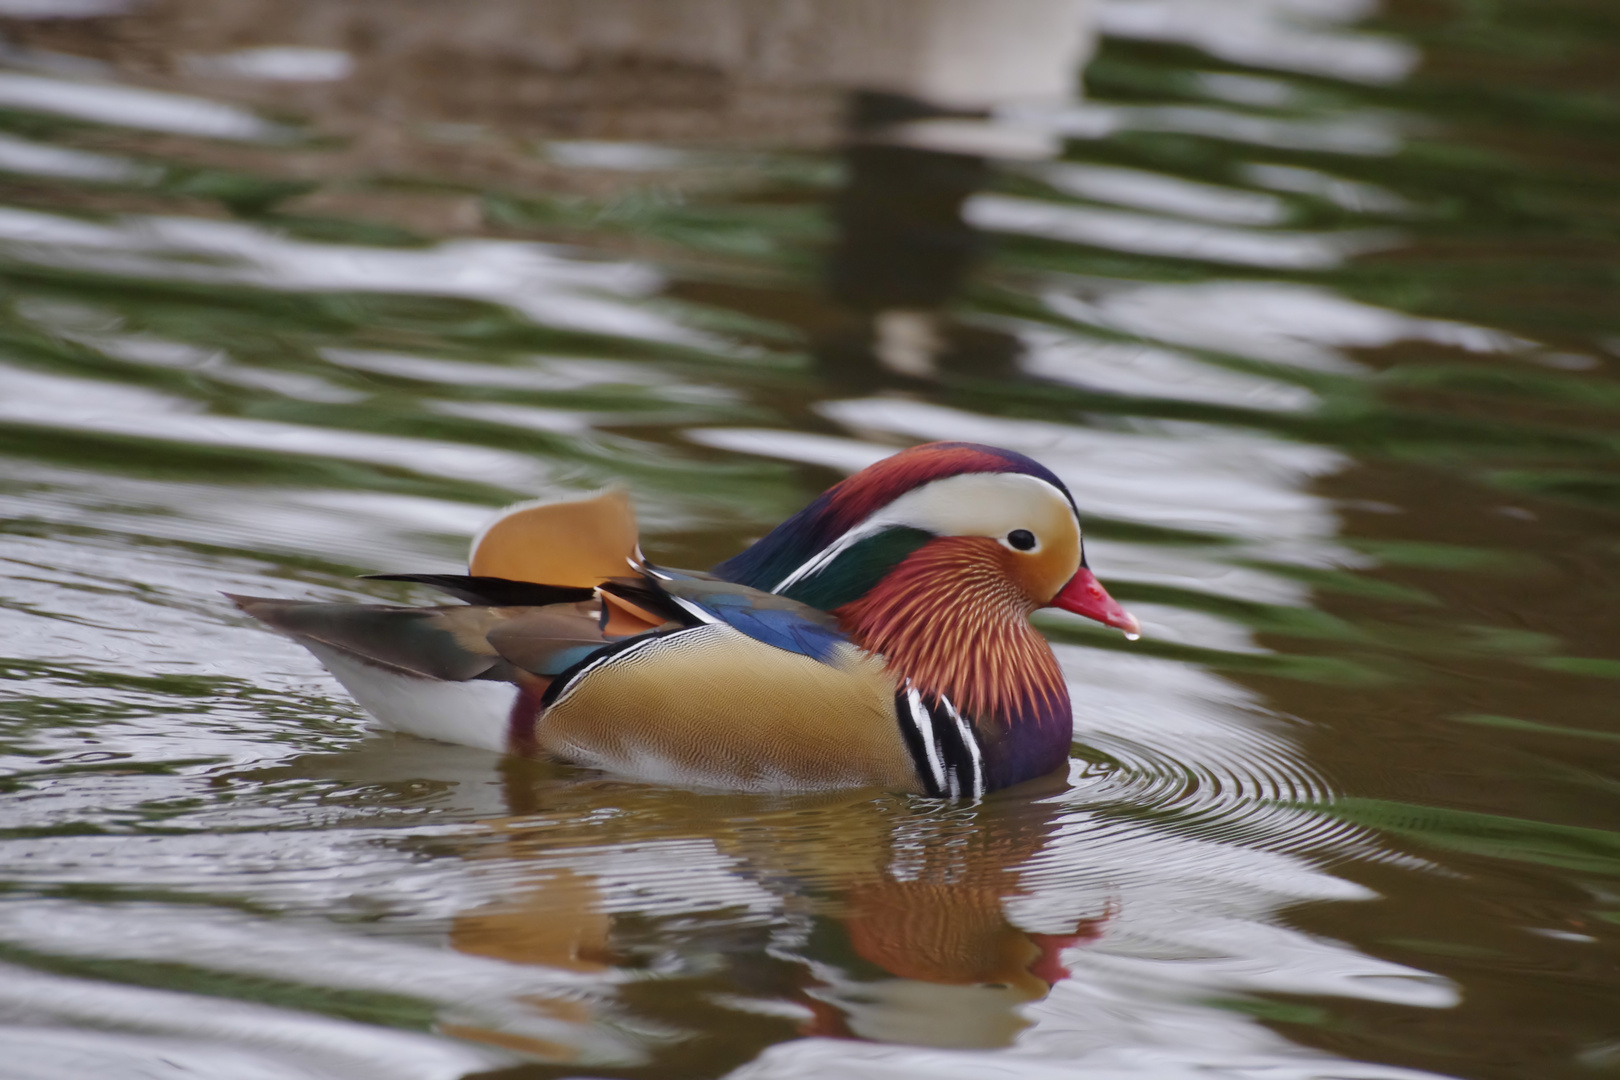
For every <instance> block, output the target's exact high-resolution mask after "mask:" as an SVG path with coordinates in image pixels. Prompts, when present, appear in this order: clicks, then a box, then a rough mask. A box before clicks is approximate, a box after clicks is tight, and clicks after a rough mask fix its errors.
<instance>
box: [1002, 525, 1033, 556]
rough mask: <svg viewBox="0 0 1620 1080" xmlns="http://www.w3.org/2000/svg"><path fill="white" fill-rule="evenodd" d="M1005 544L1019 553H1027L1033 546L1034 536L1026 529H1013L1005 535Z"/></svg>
mask: <svg viewBox="0 0 1620 1080" xmlns="http://www.w3.org/2000/svg"><path fill="white" fill-rule="evenodd" d="M1007 543H1008V545H1009V546H1011V547H1014V548H1017V549H1018V550H1019V551H1028V550H1029V549H1030V548H1032V547H1034V546H1035V534H1034V533H1032V532H1030V531H1029V530H1028V529H1014V530H1013V531H1012V532H1010V533H1008V534H1007Z"/></svg>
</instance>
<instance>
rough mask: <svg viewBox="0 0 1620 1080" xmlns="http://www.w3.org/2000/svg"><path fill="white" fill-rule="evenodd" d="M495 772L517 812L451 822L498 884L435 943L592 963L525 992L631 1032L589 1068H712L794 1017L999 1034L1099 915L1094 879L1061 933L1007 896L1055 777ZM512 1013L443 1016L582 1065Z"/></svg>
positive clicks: (910, 1030)
mask: <svg viewBox="0 0 1620 1080" xmlns="http://www.w3.org/2000/svg"><path fill="white" fill-rule="evenodd" d="M503 772H504V774H505V785H504V790H505V792H506V795H507V798H508V802H509V807H510V811H511V813H510V814H509V815H508V816H505V817H498V818H489V819H485V820H483V821H481V822H480V823H479V825H478V827H477V828H476V829H474V830H472V831H471V832H468V833H465V834H463V835H464V837H465V838H466V842H465V847H464V848H463V851H462V854H463V855H464V857H466V858H467V859H469V860H470V862H471V863H472V864H473V865H474V867H475V873H476V874H481V875H482V876H483V877H484V879H485V880H486V881H487V882H488V883H489V884H490V885H493V886H494V888H493V889H492V890H490V891H485V892H484V894H483V895H484V898H483V899H482V900H480V901H479V902H477V903H475V904H473V905H471V906H469V907H467V908H466V909H464V910H462V911H460V912H459V913H458V914H456V915H455V916H454V918H453V920H452V924H451V926H450V930H449V943H450V945H451V946H452V947H454V948H455V949H457V950H460V951H462V952H464V953H469V954H474V955H478V956H483V957H488V958H492V959H496V960H501V961H506V962H511V963H518V964H537V965H544V966H546V967H548V968H550V969H554V970H559V971H569V972H577V973H580V974H581V975H583V976H586V977H587V979H588V980H589V981H590V982H592V983H593V984H595V988H594V989H593V990H592V991H590V992H588V993H582V994H577V995H576V994H573V993H571V992H567V991H559V992H558V994H557V995H556V996H549V997H531V998H527V999H525V1002H524V1003H523V1004H524V1006H525V1007H526V1008H528V1009H530V1010H532V1013H533V1016H534V1017H535V1018H536V1019H541V1020H542V1022H547V1021H549V1022H552V1023H560V1024H561V1025H562V1026H563V1027H568V1028H572V1027H575V1026H576V1025H581V1026H586V1027H593V1028H597V1029H601V1028H603V1027H606V1028H610V1029H612V1030H614V1031H615V1032H617V1033H618V1034H619V1035H620V1036H621V1037H624V1038H626V1039H627V1040H628V1042H629V1043H631V1044H633V1045H627V1046H625V1047H624V1050H625V1051H626V1058H621V1059H620V1060H619V1061H617V1062H614V1063H611V1064H609V1063H605V1062H601V1061H600V1060H598V1061H593V1062H590V1063H589V1065H590V1067H591V1069H592V1070H593V1072H595V1073H597V1074H600V1075H637V1074H641V1073H643V1072H646V1073H647V1074H649V1075H651V1074H660V1075H661V1074H664V1073H666V1072H667V1071H668V1070H670V1069H687V1068H699V1069H701V1070H702V1071H705V1073H707V1072H709V1071H713V1070H718V1069H724V1068H725V1067H728V1066H729V1065H733V1064H740V1063H741V1062H743V1061H747V1060H749V1059H751V1058H752V1057H753V1056H755V1055H756V1054H757V1053H758V1052H759V1051H760V1050H762V1049H763V1048H764V1047H765V1046H768V1045H770V1044H772V1043H776V1042H780V1041H782V1040H783V1039H790V1038H794V1037H796V1036H804V1035H821V1036H832V1037H845V1038H861V1039H873V1040H880V1041H893V1042H904V1043H911V1044H919V1045H932V1046H948V1047H990V1046H1002V1045H1006V1044H1008V1043H1009V1042H1010V1041H1011V1040H1012V1039H1013V1038H1014V1036H1015V1035H1016V1034H1017V1033H1018V1032H1019V1031H1020V1030H1021V1029H1022V1028H1023V1027H1024V1026H1025V1020H1024V1019H1023V1018H1022V1016H1021V1015H1020V1010H1019V1006H1021V1005H1023V1004H1025V1003H1028V1002H1031V1001H1036V1000H1039V999H1040V998H1043V997H1045V996H1046V994H1047V993H1048V992H1049V991H1050V989H1051V987H1052V986H1053V985H1054V984H1055V983H1056V982H1058V981H1059V980H1061V979H1063V978H1065V977H1066V976H1067V974H1068V973H1067V971H1066V970H1065V968H1064V966H1063V955H1062V954H1063V951H1064V950H1065V949H1068V948H1072V947H1078V946H1083V945H1085V944H1086V943H1088V942H1090V941H1093V940H1095V939H1096V938H1097V937H1098V936H1099V935H1101V934H1102V933H1103V931H1104V929H1105V926H1106V924H1107V922H1108V919H1109V918H1110V916H1111V915H1112V902H1111V900H1110V899H1109V898H1108V897H1107V895H1106V894H1103V893H1098V894H1097V895H1095V896H1094V897H1090V898H1088V899H1087V900H1086V901H1085V903H1087V904H1089V906H1090V907H1091V910H1090V911H1089V912H1087V913H1086V914H1085V915H1084V916H1082V917H1065V918H1064V924H1063V925H1062V926H1061V927H1060V928H1057V930H1058V932H1045V933H1041V932H1033V931H1031V930H1029V929H1026V928H1024V927H1021V926H1019V925H1017V924H1016V923H1015V922H1014V921H1012V920H1011V919H1010V918H1009V916H1008V914H1007V906H1008V903H1009V901H1011V902H1013V903H1014V904H1016V903H1017V901H1018V899H1019V898H1021V897H1025V896H1026V890H1025V888H1024V886H1023V885H1022V884H1021V882H1020V871H1021V869H1022V868H1023V867H1024V866H1025V865H1026V864H1027V863H1028V862H1029V860H1030V859H1031V858H1032V857H1034V856H1036V855H1037V854H1039V853H1040V852H1041V851H1042V850H1043V847H1044V846H1045V844H1046V843H1047V841H1048V838H1049V837H1050V836H1051V835H1052V832H1053V828H1054V826H1053V819H1054V818H1055V817H1056V816H1057V815H1058V814H1059V813H1060V812H1061V810H1062V809H1063V807H1062V806H1060V805H1058V804H1057V803H1056V802H1055V801H1048V800H1047V799H1045V798H1043V796H1048V795H1054V794H1057V793H1058V791H1060V790H1061V789H1062V787H1063V784H1062V782H1061V781H1060V780H1057V779H1055V778H1054V779H1052V780H1048V781H1045V782H1043V783H1044V785H1045V787H1044V789H1038V790H1034V791H1031V790H1029V788H1030V787H1031V785H1025V787H1024V788H1023V789H1019V790H1014V791H1012V792H1008V793H1002V794H1000V795H997V796H995V797H992V798H991V799H989V800H986V801H985V802H983V803H981V804H978V805H974V806H965V805H957V804H951V803H944V802H939V801H934V800H923V799H909V798H902V797H894V796H885V795H880V794H874V793H873V792H870V791H867V792H857V793H848V792H844V793H837V794H822V795H814V796H752V795H721V794H706V793H696V792H687V791H680V790H671V789H661V788H652V787H643V786H637V785H631V784H620V783H616V782H612V781H607V780H602V779H598V778H589V779H579V778H578V774H574V775H573V776H572V777H565V776H562V775H560V770H553V769H550V768H548V767H546V766H543V765H537V764H536V763H533V762H524V761H509V762H506V763H505V764H504V765H503ZM609 786H611V787H612V788H614V789H615V790H613V791H611V792H608V791H605V790H604V788H605V787H609ZM605 807H612V809H611V811H607V810H604V808H605ZM1046 929H1047V930H1048V931H1050V930H1052V929H1054V928H1053V927H1051V926H1048V927H1047V928H1046ZM604 986H605V987H610V988H611V989H609V990H608V992H606V993H603V992H602V989H603V987H604ZM717 1010H729V1011H730V1012H731V1013H732V1015H731V1016H730V1017H729V1018H727V1017H721V1016H717V1015H716V1012H717ZM524 1026H525V1025H522V1024H518V1025H516V1026H513V1025H508V1024H502V1025H500V1026H499V1027H493V1026H488V1027H486V1026H480V1025H478V1024H471V1023H458V1024H453V1025H452V1024H446V1025H445V1026H444V1030H446V1032H447V1033H449V1034H454V1035H456V1036H458V1037H460V1038H465V1039H470V1040H475V1041H481V1042H486V1043H490V1044H494V1045H498V1046H501V1047H505V1048H508V1049H511V1050H515V1051H518V1052H519V1053H522V1054H524V1055H525V1056H527V1057H529V1058H531V1059H539V1060H542V1061H553V1062H557V1063H558V1064H565V1063H570V1062H573V1063H575V1064H576V1066H577V1065H578V1064H584V1062H582V1061H581V1060H580V1049H581V1048H580V1047H577V1046H575V1045H572V1044H571V1042H570V1041H569V1040H567V1039H560V1040H553V1039H549V1038H536V1037H533V1036H532V1035H525V1034H522V1033H521V1029H522V1028H523V1027H524ZM576 1030H577V1028H576ZM700 1033H701V1034H700ZM722 1033H724V1034H722ZM722 1044H724V1045H722ZM629 1059H633V1060H634V1063H632V1061H631V1060H629ZM545 1071H546V1070H545V1069H544V1068H543V1067H541V1068H540V1071H538V1072H534V1073H532V1075H543V1074H544V1073H545Z"/></svg>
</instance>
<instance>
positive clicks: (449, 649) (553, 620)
mask: <svg viewBox="0 0 1620 1080" xmlns="http://www.w3.org/2000/svg"><path fill="white" fill-rule="evenodd" d="M231 599H232V600H233V601H235V603H236V605H237V606H238V607H239V608H241V609H242V610H243V611H245V612H247V613H248V614H249V615H252V616H253V617H254V618H256V619H259V620H260V621H261V622H264V623H265V624H266V625H268V626H270V627H271V628H272V629H275V630H277V631H279V632H280V633H283V634H285V635H287V636H288V637H290V638H292V639H293V640H294V641H296V642H298V643H299V644H300V645H302V646H304V647H305V648H306V649H308V650H309V651H310V652H311V653H313V654H314V655H315V658H316V659H318V660H319V661H320V662H321V663H322V664H323V665H324V666H325V667H326V669H327V670H328V671H330V672H331V673H332V674H333V675H335V676H336V677H337V679H338V681H339V682H341V683H342V684H343V686H344V688H345V689H347V690H348V691H349V693H350V694H352V695H353V696H354V699H355V700H356V701H358V702H359V703H360V704H361V705H362V706H363V707H364V708H365V710H366V711H367V712H369V713H370V714H371V715H372V716H373V717H375V718H376V720H377V722H378V724H379V725H380V726H382V727H384V728H387V729H389V730H391V731H403V732H406V733H408V734H411V735H418V736H421V737H423V738H428V739H438V740H440V741H443V742H453V743H462V744H465V745H468V746H478V747H483V748H484V749H488V750H496V751H508V750H513V749H516V750H518V751H519V752H522V751H523V750H524V749H525V748H526V746H528V745H529V743H530V738H531V735H532V731H533V722H534V717H535V715H536V713H537V712H538V711H539V708H540V703H541V698H542V697H543V696H544V695H545V694H546V692H547V690H548V689H549V688H550V687H551V685H552V683H553V682H555V681H557V677H558V676H559V675H562V674H563V673H565V672H568V671H570V670H573V669H575V668H576V667H577V666H579V665H580V664H581V663H583V662H585V661H588V660H589V658H590V657H591V656H592V655H593V654H595V653H597V652H598V651H601V650H603V649H605V648H608V647H610V646H611V645H612V644H613V642H612V639H610V638H609V637H608V636H607V635H606V634H604V632H603V630H602V626H601V620H600V617H599V614H598V611H597V607H596V605H595V604H589V603H585V604H552V605H549V606H544V607H490V606H462V605H456V606H453V607H431V608H406V607H391V606H387V605H381V604H323V603H304V602H299V601H292V600H273V599H268V598H265V597H257V596H233V597H231Z"/></svg>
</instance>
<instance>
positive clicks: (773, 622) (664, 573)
mask: <svg viewBox="0 0 1620 1080" xmlns="http://www.w3.org/2000/svg"><path fill="white" fill-rule="evenodd" d="M601 591H602V592H604V593H608V594H610V595H613V596H618V597H620V598H622V599H625V600H629V601H631V602H634V603H637V604H639V605H640V606H641V607H643V608H645V609H648V610H652V611H656V612H658V613H659V614H661V615H663V616H664V617H666V618H669V619H672V620H675V621H678V622H680V623H682V624H684V625H687V626H695V625H699V624H702V623H724V624H726V625H727V626H730V627H732V628H733V629H736V630H740V631H742V633H744V634H746V635H747V636H748V637H751V638H753V639H754V640H755V641H758V642H761V643H763V644H766V645H773V646H775V647H776V648H778V649H785V650H787V651H788V652H791V653H796V654H798V655H800V656H808V657H810V658H811V659H812V660H818V661H820V662H821V663H824V664H831V663H833V662H834V659H835V657H836V655H837V654H838V648H839V646H840V645H844V644H848V643H849V638H848V637H847V636H845V634H844V632H843V631H842V630H840V629H839V628H838V620H837V619H835V618H834V617H833V616H832V615H829V614H828V613H827V612H825V611H821V610H819V609H817V608H813V607H810V606H809V605H808V604H801V603H799V602H798V601H796V600H789V599H788V598H787V597H785V596H777V595H776V594H774V593H768V592H764V591H762V590H760V589H753V588H750V587H748V586H747V585H738V584H736V583H735V582H731V581H722V580H720V579H719V578H717V577H714V576H712V575H710V574H704V573H698V572H695V571H691V570H673V569H669V568H667V567H659V566H651V565H648V566H647V567H646V568H645V573H644V575H643V576H640V577H634V578H623V577H621V578H615V579H613V580H612V581H608V582H604V583H603V584H602V586H601Z"/></svg>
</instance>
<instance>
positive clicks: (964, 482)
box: [771, 473, 1080, 593]
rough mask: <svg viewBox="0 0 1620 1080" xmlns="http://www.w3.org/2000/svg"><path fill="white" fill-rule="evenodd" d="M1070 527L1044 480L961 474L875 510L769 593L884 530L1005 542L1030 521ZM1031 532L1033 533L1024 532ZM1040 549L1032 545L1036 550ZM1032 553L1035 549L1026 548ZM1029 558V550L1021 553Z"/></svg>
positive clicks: (1069, 516)
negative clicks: (1055, 521) (1062, 523)
mask: <svg viewBox="0 0 1620 1080" xmlns="http://www.w3.org/2000/svg"><path fill="white" fill-rule="evenodd" d="M1032 516H1033V517H1035V518H1036V519H1037V520H1045V521H1046V522H1047V525H1048V526H1051V527H1056V526H1055V525H1053V519H1056V520H1061V521H1065V522H1067V523H1068V524H1072V525H1073V527H1074V529H1075V532H1076V534H1077V535H1078V533H1079V530H1080V522H1079V519H1078V518H1077V517H1076V516H1075V512H1074V505H1073V503H1071V502H1070V501H1069V498H1068V496H1066V495H1064V494H1063V492H1062V491H1061V490H1059V489H1058V488H1057V487H1056V486H1054V485H1053V484H1051V483H1049V482H1048V481H1046V480H1042V479H1041V478H1040V477H1038V476H1030V475H1028V474H1026V473H964V474H962V475H959V476H947V477H945V478H943V479H940V480H934V481H932V482H930V483H927V484H924V485H922V486H921V487H917V488H913V489H912V490H910V491H908V492H906V493H905V494H904V495H901V496H900V497H899V498H897V499H895V500H894V501H893V502H891V503H889V504H888V505H887V506H884V507H881V508H880V509H878V510H876V511H874V512H873V513H872V514H871V515H870V516H868V517H867V518H866V519H865V520H864V521H861V522H860V523H859V524H857V525H855V526H854V527H853V528H851V529H849V530H848V531H847V532H845V533H844V534H843V535H842V536H840V537H839V538H838V539H836V540H834V541H833V542H832V543H831V544H829V545H827V547H825V548H823V549H822V550H821V551H819V552H817V553H816V554H815V555H814V556H812V557H811V558H810V559H808V560H806V561H805V562H804V563H803V564H801V565H800V566H799V567H797V568H796V569H794V570H793V571H792V572H791V573H789V574H788V575H787V576H786V577H784V578H783V579H782V580H781V581H778V582H777V583H776V585H775V586H774V587H772V589H771V591H772V592H775V593H779V592H781V591H782V590H784V589H787V588H789V587H791V586H792V585H794V584H795V583H797V582H799V581H801V580H803V579H804V578H807V577H810V576H812V575H814V574H818V573H820V572H821V571H823V570H825V569H826V568H827V567H828V566H829V565H830V564H831V563H832V562H833V561H834V560H835V559H837V557H838V556H839V555H841V554H843V553H844V552H845V551H846V550H848V549H849V548H850V547H851V546H852V545H854V544H856V543H858V542H859V541H861V540H864V539H866V538H867V537H869V536H873V535H876V534H877V533H880V532H882V531H883V530H884V529H889V528H896V527H899V528H910V529H920V530H922V531H923V532H929V533H933V534H934V535H935V536H985V537H991V538H993V539H995V540H997V541H999V542H1000V543H1002V544H1004V545H1006V546H1008V547H1009V548H1011V550H1014V551H1017V550H1019V549H1017V548H1012V546H1011V545H1010V544H1007V534H1008V533H1009V532H1013V531H1015V530H1017V529H1020V528H1026V529H1027V527H1026V525H1024V524H1023V523H1024V522H1026V521H1028V520H1029V519H1030V518H1031V517H1032ZM1027 531H1031V532H1033V531H1034V530H1027ZM1040 546H1043V545H1040V544H1039V541H1037V547H1040ZM1030 550H1035V549H1030ZM1022 553H1023V554H1028V551H1025V552H1022Z"/></svg>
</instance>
